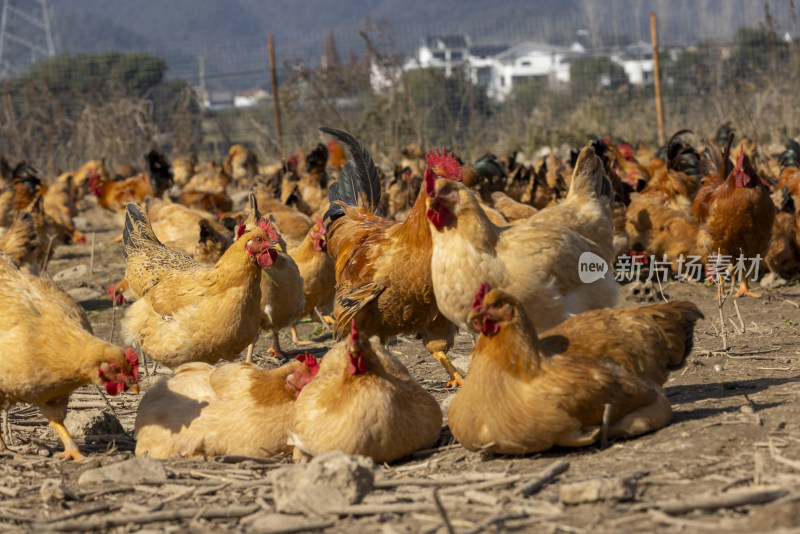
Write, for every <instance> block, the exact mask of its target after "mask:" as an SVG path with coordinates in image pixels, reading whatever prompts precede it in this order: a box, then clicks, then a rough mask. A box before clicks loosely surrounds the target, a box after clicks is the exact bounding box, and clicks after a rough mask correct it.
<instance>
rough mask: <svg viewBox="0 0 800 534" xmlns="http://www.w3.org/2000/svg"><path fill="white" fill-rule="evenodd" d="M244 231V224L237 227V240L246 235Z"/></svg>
mask: <svg viewBox="0 0 800 534" xmlns="http://www.w3.org/2000/svg"><path fill="white" fill-rule="evenodd" d="M244 229H245V226H244V225H243V224H240V225H239V226H237V227H236V239H239V238H240V237H242V236H243V235H244Z"/></svg>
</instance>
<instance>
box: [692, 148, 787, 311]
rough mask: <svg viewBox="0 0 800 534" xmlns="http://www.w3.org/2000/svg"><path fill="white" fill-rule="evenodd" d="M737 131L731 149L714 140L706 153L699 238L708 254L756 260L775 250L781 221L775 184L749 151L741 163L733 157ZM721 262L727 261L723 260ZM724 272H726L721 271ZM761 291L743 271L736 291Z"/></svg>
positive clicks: (697, 208)
mask: <svg viewBox="0 0 800 534" xmlns="http://www.w3.org/2000/svg"><path fill="white" fill-rule="evenodd" d="M732 140H733V133H731V134H730V135H729V136H728V142H727V144H726V147H725V150H724V151H723V152H722V153H720V152H719V150H717V149H716V147H714V146H713V145H711V144H708V145H707V149H706V151H705V152H704V154H703V164H702V166H703V169H704V170H705V173H706V176H705V178H704V181H705V185H704V186H703V188H702V189H700V191H698V193H697V197H695V200H694V204H692V212H693V213H694V215H695V217H696V218H697V221H698V222H699V223H700V232H699V234H698V243H700V244H702V245H703V248H704V249H705V252H706V258H704V259H705V260H706V263H707V262H708V259H709V258H708V257H709V256H711V255H712V254H713V255H717V257H718V258H722V257H728V258H730V259H731V260H732V262H734V263H737V262H738V258H740V257H741V258H743V259H744V260H745V261H755V260H756V258H758V257H759V256H760V257H762V258H763V257H764V256H765V255H766V253H767V250H768V249H769V241H770V235H771V233H772V226H773V223H774V220H775V205H774V204H773V203H772V199H771V198H770V195H769V184H768V183H767V182H766V181H765V180H764V179H763V178H761V177H760V176H759V175H758V173H756V171H755V169H753V167H752V166H751V165H750V159H749V158H748V156H747V154H746V153H745V152H744V151H741V152H739V157H738V158H737V161H736V165H733V166H732V165H731V162H730V160H729V159H728V154H729V153H730V146H731V141H732ZM717 263H719V264H720V265H722V264H723V262H722V260H721V259H720V260H719V261H718V262H717ZM719 274H721V273H719ZM745 295H749V296H752V297H758V296H760V295H759V294H758V293H753V292H752V291H750V290H749V289H748V287H747V279H746V276H741V280H740V283H739V290H738V292H737V293H736V296H745Z"/></svg>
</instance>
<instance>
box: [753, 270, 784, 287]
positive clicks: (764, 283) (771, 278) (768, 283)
mask: <svg viewBox="0 0 800 534" xmlns="http://www.w3.org/2000/svg"><path fill="white" fill-rule="evenodd" d="M788 283H789V281H788V280H786V279H784V278H781V277H780V276H778V275H777V274H776V273H767V274H766V275H764V277H763V278H762V279H761V280H760V281H759V282H758V284H759V285H760V286H761V287H764V288H767V289H775V288H776V287H781V286H785V285H786V284H788Z"/></svg>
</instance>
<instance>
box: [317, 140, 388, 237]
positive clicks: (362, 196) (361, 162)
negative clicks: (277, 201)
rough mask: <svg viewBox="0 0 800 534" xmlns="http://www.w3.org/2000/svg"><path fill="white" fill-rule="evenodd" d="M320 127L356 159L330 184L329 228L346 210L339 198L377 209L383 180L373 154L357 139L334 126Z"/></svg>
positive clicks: (352, 204) (327, 218)
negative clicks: (339, 203)
mask: <svg viewBox="0 0 800 534" xmlns="http://www.w3.org/2000/svg"><path fill="white" fill-rule="evenodd" d="M320 130H321V131H323V132H325V133H326V134H329V135H332V136H333V137H335V138H336V139H337V140H338V141H340V142H341V143H342V144H343V145H345V146H346V147H347V148H348V149H349V150H350V155H351V156H352V157H353V161H348V162H347V164H345V166H344V168H343V169H342V171H341V172H340V173H339V178H338V180H337V181H336V182H334V183H332V184H331V185H330V187H328V200H330V203H331V205H330V207H329V208H328V211H327V212H326V213H325V221H326V225H327V227H328V230H329V231H330V225H331V224H332V223H333V222H334V221H335V220H336V219H338V218H339V217H341V216H342V215H344V210H343V209H342V207H341V206H340V205H338V204H336V201H341V202H344V203H345V204H347V205H348V206H362V207H364V208H365V209H368V210H369V211H371V212H374V211H375V210H376V209H377V207H378V204H379V203H380V200H381V182H380V178H379V176H378V170H377V169H376V168H375V163H374V162H373V161H372V156H370V154H369V152H368V151H367V149H366V148H365V147H364V145H362V144H361V142H360V141H359V140H358V139H356V138H355V137H353V136H352V135H350V134H349V133H347V132H344V131H342V130H336V129H335V128H328V127H326V126H323V127H321V128H320Z"/></svg>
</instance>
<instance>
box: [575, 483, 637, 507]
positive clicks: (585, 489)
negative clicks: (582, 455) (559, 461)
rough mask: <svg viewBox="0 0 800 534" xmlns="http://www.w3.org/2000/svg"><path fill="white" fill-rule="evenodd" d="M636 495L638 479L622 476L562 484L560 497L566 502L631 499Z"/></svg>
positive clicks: (578, 502) (579, 502)
mask: <svg viewBox="0 0 800 534" xmlns="http://www.w3.org/2000/svg"><path fill="white" fill-rule="evenodd" d="M634 496H636V481H634V480H631V479H627V478H621V477H609V478H593V479H591V480H585V481H583V482H574V483H572V484H564V485H563V486H561V494H560V496H559V499H560V500H561V502H562V503H564V504H581V503H587V502H597V501H629V500H631V499H633V498H634Z"/></svg>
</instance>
